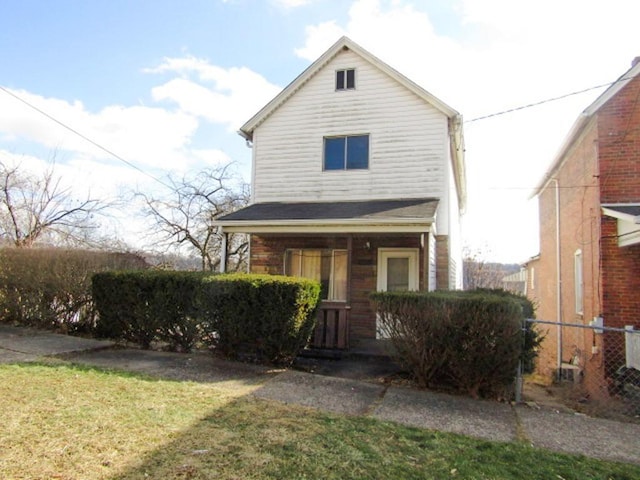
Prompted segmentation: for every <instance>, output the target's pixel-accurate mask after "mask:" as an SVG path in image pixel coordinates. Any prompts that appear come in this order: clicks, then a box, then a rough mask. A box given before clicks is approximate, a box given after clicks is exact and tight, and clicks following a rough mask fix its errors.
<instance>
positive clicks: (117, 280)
mask: <svg viewBox="0 0 640 480" xmlns="http://www.w3.org/2000/svg"><path fill="white" fill-rule="evenodd" d="M93 295H94V299H95V302H96V305H97V307H98V310H99V313H100V316H99V321H98V327H97V332H98V334H100V335H101V336H105V337H110V338H123V339H125V340H129V341H133V342H136V343H138V344H140V345H141V346H142V347H143V348H148V347H149V346H150V345H151V343H152V342H153V341H164V342H168V343H169V344H170V345H171V346H172V347H173V348H175V349H181V350H189V349H190V348H192V347H193V345H194V344H195V343H196V342H198V341H202V342H203V343H205V344H207V345H209V346H210V347H211V348H213V349H214V350H215V351H216V352H217V353H220V354H222V355H224V356H226V357H229V358H238V357H241V356H250V357H252V358H255V359H257V360H259V361H263V362H268V363H280V364H281V363H288V362H290V361H291V360H292V359H293V358H295V356H296V355H297V353H298V351H299V350H300V349H301V348H302V347H304V346H305V345H306V343H307V342H308V340H309V337H310V336H311V332H312V331H313V327H314V324H315V323H314V322H315V315H314V313H315V308H316V305H317V303H318V299H319V296H320V285H319V284H318V283H317V282H313V281H310V280H306V279H300V278H291V277H279V276H269V275H243V274H230V275H212V274H207V273H200V272H198V273H194V272H191V273H187V272H170V271H154V272H104V273H100V274H97V275H95V276H94V278H93Z"/></svg>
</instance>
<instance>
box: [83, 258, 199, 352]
mask: <svg viewBox="0 0 640 480" xmlns="http://www.w3.org/2000/svg"><path fill="white" fill-rule="evenodd" d="M208 275H211V274H210V273H209V274H206V273H202V272H173V271H163V270H148V271H144V272H140V271H119V272H103V273H98V274H96V275H94V276H93V298H94V302H95V304H96V307H97V309H98V312H99V314H100V315H99V320H98V322H97V324H96V335H97V336H100V337H108V338H115V339H123V340H127V341H130V342H134V343H137V344H139V345H140V346H141V347H142V348H145V349H146V348H149V347H150V346H151V343H152V342H154V341H162V342H167V343H168V344H169V347H170V348H171V349H172V350H181V351H190V350H191V349H192V348H193V346H194V345H195V343H196V341H197V340H198V337H199V332H200V327H199V325H198V323H199V319H198V316H197V312H196V310H195V301H196V297H197V294H198V290H199V288H200V285H201V282H202V279H203V278H205V277H206V276H208Z"/></svg>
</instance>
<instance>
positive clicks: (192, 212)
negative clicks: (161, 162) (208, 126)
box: [137, 165, 249, 271]
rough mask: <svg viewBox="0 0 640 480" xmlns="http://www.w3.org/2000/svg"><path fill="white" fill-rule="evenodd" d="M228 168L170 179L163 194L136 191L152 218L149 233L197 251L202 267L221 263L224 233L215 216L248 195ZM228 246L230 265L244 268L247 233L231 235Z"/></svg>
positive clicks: (162, 241)
mask: <svg viewBox="0 0 640 480" xmlns="http://www.w3.org/2000/svg"><path fill="white" fill-rule="evenodd" d="M229 170H230V165H226V166H224V167H218V168H210V169H205V170H202V171H201V172H199V173H197V174H196V175H195V176H194V177H191V178H187V177H183V178H182V179H180V180H174V179H168V184H169V185H171V187H172V188H171V191H170V192H169V194H168V195H167V196H166V197H164V198H158V197H155V196H152V195H148V194H146V193H142V192H138V193H137V195H138V196H139V197H140V198H142V200H143V201H144V203H145V206H146V213H145V214H146V216H147V218H149V219H150V220H151V222H152V225H151V231H150V236H151V237H155V238H159V240H158V241H157V242H156V245H158V244H160V245H162V246H164V247H166V248H173V249H181V248H183V249H184V248H186V249H187V250H188V251H191V252H195V253H196V254H197V255H198V257H199V258H200V263H201V269H202V270H203V271H205V270H214V269H216V268H217V267H218V266H219V264H220V258H221V248H222V233H221V232H220V228H219V227H218V226H217V225H216V224H215V219H216V218H217V217H218V216H220V215H222V214H225V213H229V212H232V211H234V210H237V209H238V208H241V207H243V206H245V205H246V204H247V203H248V199H249V197H248V193H247V189H246V188H244V187H243V188H240V189H238V188H234V185H235V184H236V183H237V182H238V179H237V178H236V177H235V176H233V175H232V174H231V173H230V172H229ZM158 242H159V243H158ZM228 248H229V253H228V259H229V267H230V269H231V270H237V269H239V268H242V267H243V266H244V265H245V264H246V260H247V259H246V251H247V250H248V242H247V238H246V236H244V235H237V234H235V235H229V239H228Z"/></svg>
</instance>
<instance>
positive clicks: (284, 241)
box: [251, 234, 427, 340]
mask: <svg viewBox="0 0 640 480" xmlns="http://www.w3.org/2000/svg"><path fill="white" fill-rule="evenodd" d="M367 243H368V244H369V246H367ZM425 244H427V242H426V240H425ZM420 245H421V242H420V235H418V234H410V235H403V236H386V235H385V236H382V235H372V236H353V237H352V256H351V258H352V261H351V298H350V305H351V312H350V321H351V327H350V332H349V334H350V338H351V339H352V340H357V339H359V338H375V336H376V316H375V312H374V311H373V310H372V309H371V305H370V302H369V293H370V292H372V291H375V290H376V288H377V274H378V268H377V263H378V248H385V247H386V248H389V247H396V248H420ZM288 248H331V249H333V248H338V249H346V248H347V238H346V237H345V236H342V237H340V236H336V237H330V236H324V237H323V236H314V237H311V236H307V237H305V236H298V237H295V236H283V235H279V236H276V235H274V236H265V235H262V236H257V235H251V271H252V272H253V273H269V274H283V273H284V271H283V268H284V252H285V250H286V249H288ZM419 263H420V288H421V289H423V288H425V285H426V283H425V280H424V279H425V274H426V272H425V268H424V264H425V262H424V252H423V249H420V260H419Z"/></svg>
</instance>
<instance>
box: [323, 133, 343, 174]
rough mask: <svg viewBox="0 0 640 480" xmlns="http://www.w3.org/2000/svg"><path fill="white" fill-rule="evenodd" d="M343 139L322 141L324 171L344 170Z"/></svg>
mask: <svg viewBox="0 0 640 480" xmlns="http://www.w3.org/2000/svg"><path fill="white" fill-rule="evenodd" d="M345 140H346V138H345V137H337V138H325V139H324V169H325V170H344V155H345V148H344V145H345Z"/></svg>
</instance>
